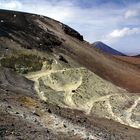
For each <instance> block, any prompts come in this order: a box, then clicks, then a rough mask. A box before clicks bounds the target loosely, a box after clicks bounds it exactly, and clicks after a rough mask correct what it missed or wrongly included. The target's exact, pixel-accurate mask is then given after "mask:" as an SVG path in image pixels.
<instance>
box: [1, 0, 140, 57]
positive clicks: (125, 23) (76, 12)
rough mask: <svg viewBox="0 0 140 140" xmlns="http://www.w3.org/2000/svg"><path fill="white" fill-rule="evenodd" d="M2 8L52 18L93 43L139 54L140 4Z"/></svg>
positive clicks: (43, 1) (108, 1) (96, 0)
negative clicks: (100, 43) (96, 42)
mask: <svg viewBox="0 0 140 140" xmlns="http://www.w3.org/2000/svg"><path fill="white" fill-rule="evenodd" d="M0 8H1V9H10V10H18V11H26V12H30V13H37V14H41V15H45V16H48V17H52V18H54V19H56V20H59V21H61V22H63V23H65V24H68V25H69V26H71V27H73V28H74V29H76V30H78V31H79V32H80V33H81V34H83V35H84V38H85V40H87V41H89V42H91V43H92V42H95V41H98V40H100V41H103V42H104V43H106V44H108V45H110V46H111V47H112V48H115V49H117V50H119V51H121V52H123V53H127V54H129V55H135V54H140V0H0Z"/></svg>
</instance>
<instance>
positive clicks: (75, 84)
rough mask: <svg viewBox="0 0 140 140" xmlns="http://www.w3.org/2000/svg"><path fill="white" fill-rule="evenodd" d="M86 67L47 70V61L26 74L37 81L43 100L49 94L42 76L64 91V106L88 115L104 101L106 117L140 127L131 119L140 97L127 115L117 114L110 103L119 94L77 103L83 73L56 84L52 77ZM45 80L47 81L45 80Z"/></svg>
mask: <svg viewBox="0 0 140 140" xmlns="http://www.w3.org/2000/svg"><path fill="white" fill-rule="evenodd" d="M81 69H84V68H65V69H62V70H53V69H51V70H45V63H43V67H42V70H41V71H39V72H33V73H30V74H28V75H26V77H27V78H28V79H30V80H33V81H34V82H35V84H34V87H35V90H36V92H37V94H38V96H39V97H40V99H41V100H43V101H47V96H45V93H44V91H42V90H41V89H40V81H39V79H40V78H41V79H42V80H45V79H44V78H45V77H47V78H48V80H49V81H50V82H49V83H48V80H46V81H47V83H46V84H48V86H49V87H50V88H51V89H53V90H54V91H56V92H60V91H63V92H64V93H63V95H64V99H63V102H64V105H63V107H68V108H73V109H78V110H83V111H84V112H85V113H86V114H87V115H89V114H91V113H92V111H93V110H92V108H93V107H94V106H95V105H96V103H97V102H103V101H104V103H105V106H107V110H106V111H107V114H108V115H109V117H108V116H105V117H106V118H109V119H110V118H111V119H113V120H115V121H117V122H120V123H121V124H128V125H130V126H133V127H136V128H140V124H139V122H133V121H132V119H131V116H132V112H133V110H134V109H135V108H136V106H137V105H138V103H139V101H140V98H138V99H137V100H135V101H134V104H133V105H132V106H131V107H130V108H129V109H127V110H124V112H125V115H123V114H122V115H121V114H119V115H118V114H116V113H114V111H113V106H112V105H111V103H110V98H111V97H114V96H115V97H116V98H118V97H119V94H114V93H113V94H108V95H105V96H96V95H95V96H93V97H91V99H90V100H88V101H87V102H86V103H84V104H77V103H75V101H74V100H73V95H74V94H75V92H73V91H76V90H77V89H78V88H79V87H80V86H81V85H82V82H83V81H82V80H83V77H82V75H81V76H79V77H78V78H79V79H77V80H75V81H66V82H64V83H61V82H60V81H59V80H57V81H56V83H55V84H54V79H53V78H52V76H53V75H54V74H62V73H63V72H69V71H71V70H72V71H73V70H81ZM44 82H45V81H44Z"/></svg>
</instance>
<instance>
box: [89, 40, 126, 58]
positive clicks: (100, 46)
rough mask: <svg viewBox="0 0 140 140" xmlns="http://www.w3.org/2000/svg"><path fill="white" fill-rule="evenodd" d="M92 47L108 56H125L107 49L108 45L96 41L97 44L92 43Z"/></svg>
mask: <svg viewBox="0 0 140 140" xmlns="http://www.w3.org/2000/svg"><path fill="white" fill-rule="evenodd" d="M92 46H93V47H95V48H97V49H99V50H100V51H102V52H104V53H107V54H110V55H119V56H125V54H123V53H121V52H119V51H117V50H115V49H113V48H111V47H109V46H108V45H106V44H104V43H102V42H100V41H97V42H94V43H93V44H92Z"/></svg>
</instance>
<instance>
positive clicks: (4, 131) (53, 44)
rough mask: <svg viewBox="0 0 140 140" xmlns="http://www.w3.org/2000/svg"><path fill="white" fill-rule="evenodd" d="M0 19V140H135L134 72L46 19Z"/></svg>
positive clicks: (14, 15)
mask: <svg viewBox="0 0 140 140" xmlns="http://www.w3.org/2000/svg"><path fill="white" fill-rule="evenodd" d="M0 20H1V21H2V22H0V120H1V121H0V139H29V140H32V139H35V140H40V139H41V140H47V139H52V140H59V139H66V140H76V139H101V140H102V139H103V140H108V139H110V138H111V139H119V140H125V139H129V140H133V139H135V140H139V137H140V133H139V128H140V120H139V116H140V114H139V103H140V96H139V92H140V86H139V85H140V77H139V70H137V69H134V68H131V67H129V65H127V64H126V63H125V64H124V63H121V62H120V61H119V62H118V61H116V59H113V58H112V57H108V55H104V53H100V52H99V51H97V50H96V49H94V48H93V47H91V46H90V45H89V44H88V43H86V42H85V41H83V36H82V35H80V34H79V33H78V32H77V31H75V30H73V29H72V28H70V27H68V26H66V25H64V24H62V23H60V22H58V21H55V20H53V19H50V18H47V17H44V16H39V15H34V14H27V13H21V12H13V11H4V10H1V11H0ZM130 92H131V93H130ZM130 126H131V127H130Z"/></svg>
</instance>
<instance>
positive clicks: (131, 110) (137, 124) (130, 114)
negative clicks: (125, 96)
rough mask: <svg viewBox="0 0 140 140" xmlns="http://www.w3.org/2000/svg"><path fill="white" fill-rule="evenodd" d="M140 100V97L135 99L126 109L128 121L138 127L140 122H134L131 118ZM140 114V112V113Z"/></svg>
mask: <svg viewBox="0 0 140 140" xmlns="http://www.w3.org/2000/svg"><path fill="white" fill-rule="evenodd" d="M139 102H140V97H139V98H138V99H137V100H135V101H134V104H133V105H132V106H131V107H130V108H129V109H128V110H126V120H127V123H128V124H129V125H130V124H131V126H134V127H135V126H137V127H138V128H140V124H139V123H134V122H133V121H132V120H131V116H132V112H133V110H134V109H135V108H136V106H137V105H138V103H139ZM138 115H139V116H140V114H138Z"/></svg>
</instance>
